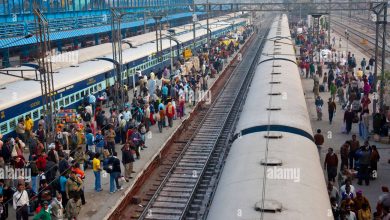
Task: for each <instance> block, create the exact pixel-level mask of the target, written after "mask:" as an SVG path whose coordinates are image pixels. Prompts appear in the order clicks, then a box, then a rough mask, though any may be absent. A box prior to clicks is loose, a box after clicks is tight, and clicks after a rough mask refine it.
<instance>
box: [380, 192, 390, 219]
mask: <svg viewBox="0 0 390 220" xmlns="http://www.w3.org/2000/svg"><path fill="white" fill-rule="evenodd" d="M386 209H390V193H389V188H388V187H387V186H382V194H381V195H380V196H379V198H378V203H377V211H378V212H379V213H382V212H383V211H384V210H386Z"/></svg>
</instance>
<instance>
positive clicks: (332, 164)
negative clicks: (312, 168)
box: [324, 147, 339, 182]
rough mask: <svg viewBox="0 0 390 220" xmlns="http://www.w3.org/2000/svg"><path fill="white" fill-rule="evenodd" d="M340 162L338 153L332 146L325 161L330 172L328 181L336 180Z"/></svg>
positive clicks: (326, 168)
mask: <svg viewBox="0 0 390 220" xmlns="http://www.w3.org/2000/svg"><path fill="white" fill-rule="evenodd" d="M338 162H339V161H338V158H337V155H336V154H335V153H334V152H333V148H331V147H330V148H329V149H328V153H327V154H326V157H325V162H324V168H325V170H327V173H328V181H333V182H336V179H335V177H336V176H337V165H338Z"/></svg>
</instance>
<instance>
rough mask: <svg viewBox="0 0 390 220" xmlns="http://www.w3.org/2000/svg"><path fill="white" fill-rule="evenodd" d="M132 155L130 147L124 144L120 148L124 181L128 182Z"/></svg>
mask: <svg viewBox="0 0 390 220" xmlns="http://www.w3.org/2000/svg"><path fill="white" fill-rule="evenodd" d="M134 161H135V160H134V157H133V154H132V153H131V149H130V145H129V144H128V143H126V144H125V145H124V146H123V148H122V163H123V166H124V167H125V180H126V182H129V179H131V178H133V177H131V173H132V172H133V162H134Z"/></svg>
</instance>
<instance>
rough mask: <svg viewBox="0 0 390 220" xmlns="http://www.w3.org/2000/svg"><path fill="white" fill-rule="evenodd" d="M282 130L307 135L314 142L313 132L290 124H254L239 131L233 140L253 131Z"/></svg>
mask: <svg viewBox="0 0 390 220" xmlns="http://www.w3.org/2000/svg"><path fill="white" fill-rule="evenodd" d="M268 129H269V131H280V132H287V133H291V134H296V135H300V136H302V137H305V138H307V139H309V140H311V141H313V142H314V138H313V136H312V135H311V134H309V133H308V132H306V131H304V130H302V129H299V128H295V127H290V126H286V125H259V126H254V127H250V128H245V129H244V130H241V132H240V133H237V134H235V135H234V136H233V140H232V142H233V141H235V140H236V139H237V138H238V137H239V136H241V137H242V136H244V135H247V134H252V133H257V132H263V131H268Z"/></svg>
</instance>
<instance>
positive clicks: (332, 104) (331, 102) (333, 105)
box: [328, 98, 336, 124]
mask: <svg viewBox="0 0 390 220" xmlns="http://www.w3.org/2000/svg"><path fill="white" fill-rule="evenodd" d="M328 113H329V124H332V120H333V116H334V115H335V114H336V103H335V102H334V99H332V98H329V101H328Z"/></svg>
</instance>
